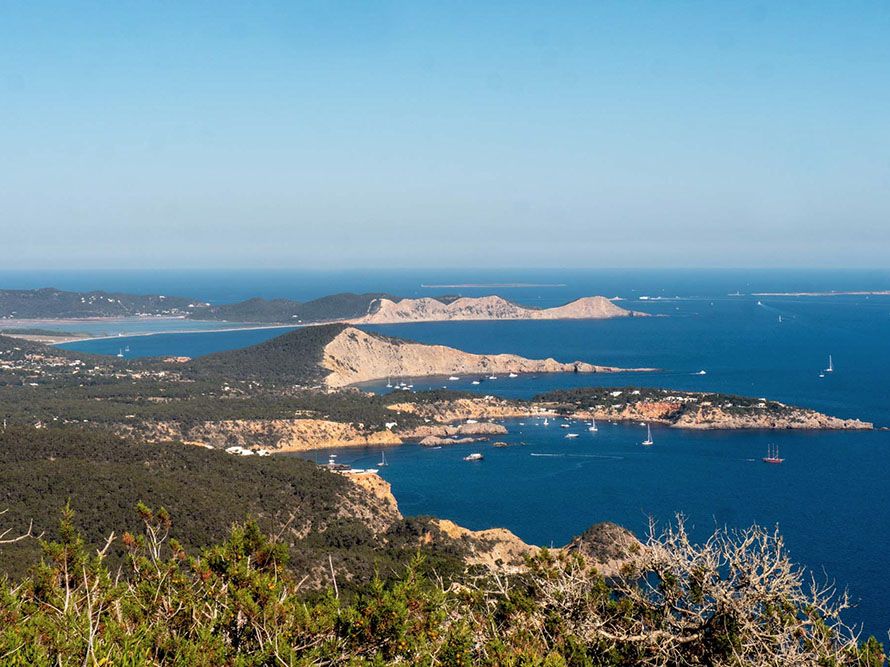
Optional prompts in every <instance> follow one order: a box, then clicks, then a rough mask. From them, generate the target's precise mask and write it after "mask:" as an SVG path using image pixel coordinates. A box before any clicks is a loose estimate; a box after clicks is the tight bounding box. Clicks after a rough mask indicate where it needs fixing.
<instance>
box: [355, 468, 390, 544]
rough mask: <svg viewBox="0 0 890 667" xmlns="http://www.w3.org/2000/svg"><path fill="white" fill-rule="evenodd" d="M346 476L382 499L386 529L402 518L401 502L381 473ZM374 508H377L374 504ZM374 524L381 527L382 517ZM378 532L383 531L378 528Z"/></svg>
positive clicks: (378, 498) (364, 489)
mask: <svg viewBox="0 0 890 667" xmlns="http://www.w3.org/2000/svg"><path fill="white" fill-rule="evenodd" d="M346 478H347V479H348V480H349V481H351V482H352V483H353V484H355V485H356V486H358V487H359V488H361V489H362V490H363V491H367V492H368V493H370V495H371V496H373V497H374V498H376V499H377V500H378V501H380V503H381V505H382V507H383V511H382V512H381V514H382V520H383V522H384V528H383V529H384V530H386V529H388V528H389V527H390V526H391V525H392V524H393V523H395V522H396V521H398V520H399V519H401V518H402V513H401V512H400V511H399V504H398V502H396V497H395V496H394V495H393V493H392V487H391V486H390V484H389V482H387V481H386V480H385V479H383V478H382V477H381V476H380V475H376V474H374V473H366V474H363V475H347V476H346ZM369 504H370V503H369ZM372 508H373V509H377V508H376V507H374V506H373V505H372ZM374 525H375V526H376V527H379V525H380V518H378V519H377V521H376V522H375V523H374ZM377 532H382V531H380V530H378V531H377Z"/></svg>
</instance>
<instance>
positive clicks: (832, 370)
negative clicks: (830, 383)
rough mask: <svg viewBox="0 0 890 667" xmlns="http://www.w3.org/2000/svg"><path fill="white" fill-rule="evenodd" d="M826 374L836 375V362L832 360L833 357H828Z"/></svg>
mask: <svg viewBox="0 0 890 667" xmlns="http://www.w3.org/2000/svg"><path fill="white" fill-rule="evenodd" d="M825 372H826V373H834V362H832V360H831V355H830V354H829V355H828V368H826V369H825Z"/></svg>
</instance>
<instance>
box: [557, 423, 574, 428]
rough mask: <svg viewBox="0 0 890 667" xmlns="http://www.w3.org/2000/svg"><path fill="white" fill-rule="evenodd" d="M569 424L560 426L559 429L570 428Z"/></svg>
mask: <svg viewBox="0 0 890 667" xmlns="http://www.w3.org/2000/svg"><path fill="white" fill-rule="evenodd" d="M570 427H571V424H560V425H559V428H570Z"/></svg>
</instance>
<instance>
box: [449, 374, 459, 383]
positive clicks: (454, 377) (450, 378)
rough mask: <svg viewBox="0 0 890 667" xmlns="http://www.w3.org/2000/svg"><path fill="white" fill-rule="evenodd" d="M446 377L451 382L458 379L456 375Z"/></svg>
mask: <svg viewBox="0 0 890 667" xmlns="http://www.w3.org/2000/svg"><path fill="white" fill-rule="evenodd" d="M448 379H449V380H451V381H452V382H457V381H458V380H460V378H459V377H457V376H456V375H452V376H451V377H449V378H448Z"/></svg>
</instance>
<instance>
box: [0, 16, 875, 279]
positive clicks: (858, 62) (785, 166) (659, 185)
mask: <svg viewBox="0 0 890 667" xmlns="http://www.w3.org/2000/svg"><path fill="white" fill-rule="evenodd" d="M0 265H2V266H3V267H4V268H14V267H17V266H20V267H25V266H27V267H50V266H53V267H89V266H101V267H155V266H157V267H164V266H169V267H174V266H175V267H187V266H194V267H236V266H237V267H264V266H270V267H272V266H274V267H328V268H330V267H340V266H347V265H354V266H368V267H372V266H386V267H400V266H406V267H408V266H410V267H416V266H424V265H436V266H485V267H497V266H510V267H519V266H545V267H547V266H574V267H597V266H640V265H649V266H813V267H818V266H853V267H855V266H875V267H886V266H890V2H888V1H887V0H882V1H880V2H877V1H876V2H855V1H851V0H846V1H839V2H819V1H816V0H813V1H809V2H803V1H801V2H795V1H792V2H763V3H748V2H689V3H683V2H670V1H657V2H654V1H653V2H632V1H618V0H615V1H609V2H605V1H595V0H590V1H587V2H579V3H568V2H535V3H521V2H503V3H501V2H498V3H494V2H484V1H480V0H473V1H470V2H426V1H419V2H417V1H413V2H404V3H390V2H376V1H362V2H333V1H325V2H298V1H288V2H281V3H276V2H231V3H228V2H220V1H215V2H206V3H196V2H132V3H131V2H113V3H108V2H88V3H87V2H73V1H66V2H58V3H53V2H48V1H47V2H27V1H24V0H22V1H18V2H16V1H9V2H2V3H0Z"/></svg>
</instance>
